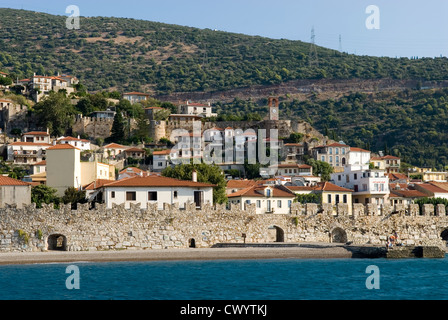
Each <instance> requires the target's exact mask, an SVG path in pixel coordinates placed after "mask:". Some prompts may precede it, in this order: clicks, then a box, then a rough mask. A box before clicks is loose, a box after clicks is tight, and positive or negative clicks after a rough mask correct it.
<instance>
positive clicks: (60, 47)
mask: <svg viewBox="0 0 448 320" xmlns="http://www.w3.org/2000/svg"><path fill="white" fill-rule="evenodd" d="M66 18H67V17H66V16H53V15H49V14H44V13H37V12H32V11H25V10H13V9H0V28H1V30H2V32H1V33H0V70H2V71H6V72H10V73H11V78H13V79H16V77H18V78H26V77H29V76H31V75H32V74H33V73H34V72H35V73H37V74H47V75H52V74H53V75H54V74H57V72H61V73H68V74H72V75H75V76H77V77H78V78H80V79H81V81H82V82H83V83H84V84H85V85H86V87H87V88H88V90H89V91H97V90H102V89H107V90H109V89H112V90H119V91H121V92H122V91H131V90H141V91H143V90H145V89H146V90H149V89H154V90H155V92H156V93H159V94H165V93H170V92H173V91H198V90H199V91H201V90H206V91H207V90H223V89H231V88H235V87H245V86H251V85H256V84H263V85H264V84H276V83H281V82H284V81H288V80H294V79H322V78H328V79H355V78H363V79H378V78H392V79H422V80H441V79H448V63H447V62H448V59H446V58H436V59H432V58H424V59H408V58H400V59H393V58H385V57H384V58H377V57H369V56H355V55H349V54H345V53H340V52H338V51H335V50H330V49H325V48H322V47H318V48H317V51H318V55H319V66H318V67H314V66H313V67H310V64H309V60H308V52H309V44H307V43H304V42H301V41H290V40H284V39H281V40H274V39H268V38H263V37H257V36H246V35H242V34H235V33H228V32H221V31H213V30H209V29H205V30H201V29H196V28H190V27H183V26H177V25H168V24H162V23H156V22H150V21H143V20H134V19H125V18H105V17H91V18H83V17H82V18H81V28H80V29H79V30H69V29H67V28H66V25H65V20H66Z"/></svg>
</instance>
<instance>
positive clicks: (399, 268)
mask: <svg viewBox="0 0 448 320" xmlns="http://www.w3.org/2000/svg"><path fill="white" fill-rule="evenodd" d="M73 270H74V271H73ZM372 270H374V271H372ZM369 277H370V278H369ZM372 277H374V278H372ZM369 284H370V286H369ZM372 284H374V285H375V286H374V287H372ZM369 287H370V289H369ZM56 299H57V300H391V299H393V300H395V299H397V300H416V299H418V300H445V299H448V258H444V259H419V258H415V259H400V260H390V259H325V260H321V259H319V260H317V259H316V260H314V259H312V260H308V259H267V260H218V261H216V260H215V261H156V262H102V263H90V262H79V263H71V264H61V263H55V264H33V265H8V266H0V300H56Z"/></svg>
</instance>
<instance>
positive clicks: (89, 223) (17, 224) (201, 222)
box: [0, 203, 448, 252]
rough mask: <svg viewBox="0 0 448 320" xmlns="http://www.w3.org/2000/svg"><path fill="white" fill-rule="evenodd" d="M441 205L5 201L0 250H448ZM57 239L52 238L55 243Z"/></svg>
mask: <svg viewBox="0 0 448 320" xmlns="http://www.w3.org/2000/svg"><path fill="white" fill-rule="evenodd" d="M442 207H443V206H437V207H433V206H425V208H424V210H423V211H422V215H420V210H419V208H418V205H410V206H406V207H405V206H395V207H391V206H384V207H382V208H381V209H380V210H378V208H377V207H373V206H364V205H362V204H354V205H353V214H352V215H348V206H347V204H339V205H338V206H337V207H333V206H331V205H324V206H323V207H320V206H318V205H316V204H307V205H303V204H300V203H294V204H293V205H292V208H291V213H290V214H286V215H280V214H277V215H276V214H264V215H258V214H256V213H255V207H254V204H252V205H248V206H247V208H246V210H241V209H239V208H237V207H231V208H230V209H227V208H226V207H225V205H216V206H213V207H212V206H210V204H205V205H204V206H203V208H202V209H201V210H196V208H195V205H194V204H187V208H186V209H179V208H178V206H171V205H168V204H165V206H164V210H157V205H156V204H155V205H154V204H148V209H145V210H143V209H140V204H137V205H133V206H131V209H125V208H124V206H115V207H114V208H112V209H106V208H105V207H104V205H97V207H96V208H94V209H89V205H88V204H86V205H79V206H78V209H77V210H71V207H70V205H61V207H60V208H59V209H54V207H53V205H44V207H43V208H41V209H37V208H36V207H35V205H34V204H32V205H29V206H26V207H25V208H24V209H17V208H16V207H15V206H7V208H3V209H0V251H3V252H12V251H45V250H48V249H54V248H53V247H52V245H51V243H52V241H51V239H52V238H53V239H54V237H55V236H56V237H60V239H65V245H64V248H63V250H68V251H92V250H125V249H126V250H132V249H134V250H135V249H165V248H188V247H190V246H192V245H194V246H195V247H204V248H207V247H211V246H213V245H215V244H217V243H243V242H246V243H266V242H276V241H277V242H285V243H299V242H327V243H328V242H339V243H346V242H351V243H353V244H373V245H383V244H385V243H386V239H387V237H388V236H390V235H391V234H392V232H393V231H396V232H397V233H398V237H399V241H400V242H402V243H403V244H405V245H431V246H439V247H444V246H445V245H446V244H445V241H443V240H442V233H444V234H446V233H448V232H447V231H446V230H448V217H447V216H446V211H445V207H443V208H442ZM53 242H54V241H53Z"/></svg>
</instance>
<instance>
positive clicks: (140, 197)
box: [101, 175, 215, 210]
mask: <svg viewBox="0 0 448 320" xmlns="http://www.w3.org/2000/svg"><path fill="white" fill-rule="evenodd" d="M214 187H215V185H213V184H209V183H202V182H197V180H196V179H195V178H194V177H193V179H192V180H178V179H173V178H168V177H162V176H157V175H149V176H147V177H140V176H137V177H134V178H127V179H122V180H118V181H114V182H111V183H106V184H104V185H103V186H102V187H101V189H102V194H103V201H104V203H105V204H106V207H107V208H112V206H113V205H121V204H124V205H125V208H127V209H129V208H130V205H131V203H132V204H137V203H140V207H141V208H142V209H146V208H147V206H148V203H157V207H158V209H159V210H162V209H163V206H164V203H168V204H170V205H174V204H176V205H178V206H179V208H185V207H186V204H187V203H188V202H190V203H194V204H195V205H196V208H197V209H200V208H201V207H202V206H203V205H204V204H205V203H210V204H211V205H213V188H214Z"/></svg>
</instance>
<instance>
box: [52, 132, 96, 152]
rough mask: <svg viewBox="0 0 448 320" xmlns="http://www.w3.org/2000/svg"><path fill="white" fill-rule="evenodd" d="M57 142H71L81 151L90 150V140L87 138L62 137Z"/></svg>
mask: <svg viewBox="0 0 448 320" xmlns="http://www.w3.org/2000/svg"><path fill="white" fill-rule="evenodd" d="M56 143H57V144H70V145H72V146H73V147H75V148H78V149H80V150H81V151H86V150H90V141H89V140H87V139H80V138H79V136H78V138H74V137H60V138H58V139H57V142H56Z"/></svg>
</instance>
